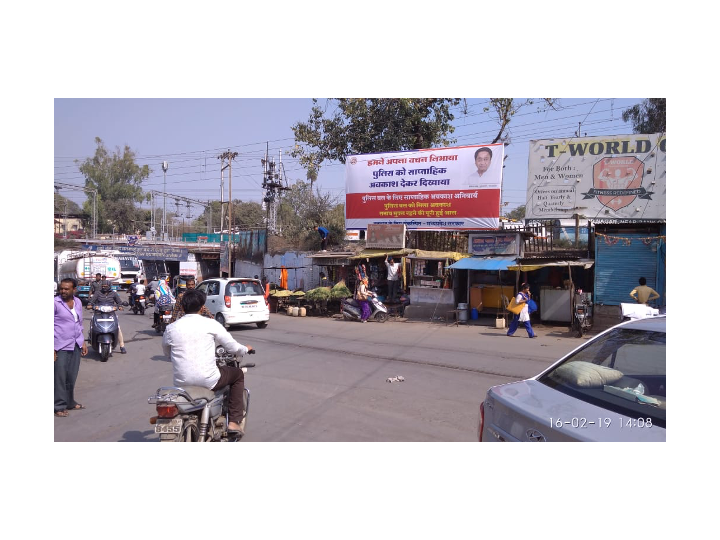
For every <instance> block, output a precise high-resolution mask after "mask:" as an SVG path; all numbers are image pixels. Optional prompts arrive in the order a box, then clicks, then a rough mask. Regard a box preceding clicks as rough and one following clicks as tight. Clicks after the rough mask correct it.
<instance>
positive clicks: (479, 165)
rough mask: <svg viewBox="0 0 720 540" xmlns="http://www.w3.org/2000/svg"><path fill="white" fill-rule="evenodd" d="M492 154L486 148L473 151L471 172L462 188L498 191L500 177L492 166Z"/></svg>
mask: <svg viewBox="0 0 720 540" xmlns="http://www.w3.org/2000/svg"><path fill="white" fill-rule="evenodd" d="M492 159H493V153H492V150H491V149H490V148H488V147H485V146H483V147H481V148H478V149H477V150H476V151H475V155H474V167H473V169H474V170H473V172H472V173H471V174H470V175H469V176H468V177H467V178H466V179H465V180H464V181H463V184H462V185H463V187H468V188H478V189H500V175H499V174H497V173H496V172H495V169H496V167H495V166H493V165H494V164H493V161H492Z"/></svg>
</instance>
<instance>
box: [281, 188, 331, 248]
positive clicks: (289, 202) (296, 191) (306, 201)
mask: <svg viewBox="0 0 720 540" xmlns="http://www.w3.org/2000/svg"><path fill="white" fill-rule="evenodd" d="M278 220H279V224H280V226H281V227H282V233H283V236H284V237H285V238H286V239H288V240H289V241H291V242H294V243H296V244H297V245H298V247H299V248H300V249H317V248H318V247H319V246H320V236H319V235H318V233H317V232H316V231H315V230H314V227H315V226H317V225H322V226H324V227H325V228H326V229H328V230H329V231H330V234H331V236H332V238H333V240H334V242H338V240H339V241H342V239H343V238H344V237H345V210H344V205H342V204H338V200H337V198H336V197H333V196H331V195H330V194H324V193H321V192H320V190H319V189H317V188H316V189H315V191H314V192H313V190H312V187H311V185H310V184H309V183H305V182H303V181H301V180H298V181H297V182H296V183H295V184H294V185H293V186H292V187H291V188H290V189H289V190H288V191H285V192H283V195H282V198H281V200H280V207H279V208H278Z"/></svg>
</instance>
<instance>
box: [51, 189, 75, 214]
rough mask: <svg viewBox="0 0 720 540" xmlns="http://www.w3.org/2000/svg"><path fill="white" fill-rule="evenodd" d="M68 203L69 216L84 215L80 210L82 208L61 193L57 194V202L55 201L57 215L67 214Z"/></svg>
mask: <svg viewBox="0 0 720 540" xmlns="http://www.w3.org/2000/svg"><path fill="white" fill-rule="evenodd" d="M66 203H67V213H68V214H76V215H77V214H80V213H82V210H81V209H80V206H79V205H78V204H77V203H76V202H75V201H71V200H70V199H68V198H67V197H63V196H62V195H60V194H59V193H55V201H54V204H53V206H54V210H55V213H56V214H62V213H64V212H65V209H66V206H65V204H66Z"/></svg>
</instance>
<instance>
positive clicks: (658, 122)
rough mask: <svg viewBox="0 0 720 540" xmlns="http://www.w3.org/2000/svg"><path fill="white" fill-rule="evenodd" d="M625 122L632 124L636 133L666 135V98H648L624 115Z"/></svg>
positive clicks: (624, 112)
mask: <svg viewBox="0 0 720 540" xmlns="http://www.w3.org/2000/svg"><path fill="white" fill-rule="evenodd" d="M622 119H623V121H624V122H628V121H629V122H632V125H633V131H634V132H635V133H665V126H666V124H665V98H648V99H646V100H645V101H643V102H642V103H640V104H638V105H633V106H632V107H630V108H629V109H627V110H626V111H623V113H622Z"/></svg>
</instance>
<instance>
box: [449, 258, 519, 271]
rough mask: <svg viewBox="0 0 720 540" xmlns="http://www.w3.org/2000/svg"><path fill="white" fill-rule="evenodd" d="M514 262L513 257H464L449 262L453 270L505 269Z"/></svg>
mask: <svg viewBox="0 0 720 540" xmlns="http://www.w3.org/2000/svg"><path fill="white" fill-rule="evenodd" d="M513 264H515V257H466V258H465V259H460V260H459V261H458V262H456V263H453V264H451V265H450V266H448V268H452V269H453V270H507V269H508V266H510V265H513Z"/></svg>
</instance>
